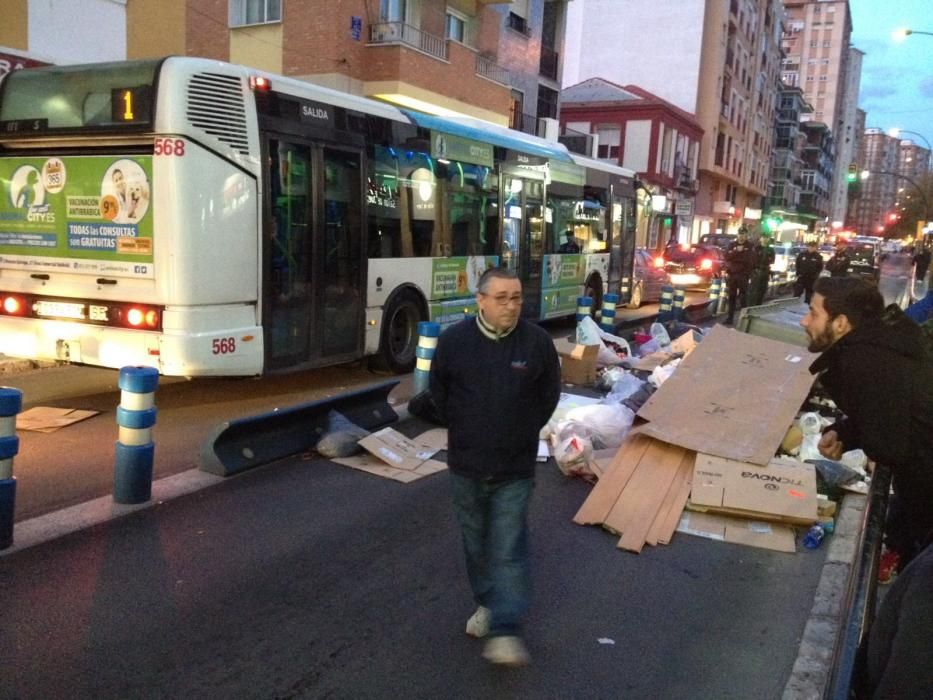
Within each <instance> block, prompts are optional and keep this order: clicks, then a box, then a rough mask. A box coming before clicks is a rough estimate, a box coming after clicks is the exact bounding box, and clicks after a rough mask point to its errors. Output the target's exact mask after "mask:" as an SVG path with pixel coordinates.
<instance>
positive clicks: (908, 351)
mask: <svg viewBox="0 0 933 700" xmlns="http://www.w3.org/2000/svg"><path fill="white" fill-rule="evenodd" d="M810 371H811V372H813V373H814V374H815V373H820V372H821V373H822V374H820V377H819V379H820V382H821V383H822V385H823V386H824V387H825V388H826V390H827V391H828V392H829V395H830V396H831V397H832V399H833V401H835V403H836V405H837V406H838V407H839V409H840V410H841V411H842V412H843V413H844V414H845V418H843V419H842V420H840V421H838V422H837V423H836V424H835V425H833V426H830V427H829V428H827V430H835V431H836V433H837V434H838V436H839V439H840V440H842V443H843V445H844V447H845V449H846V450H852V449H856V448H861V449H862V450H863V451H864V452H865V454H866V455H868V457H869V458H870V459H872V460H874V461H875V462H878V463H880V464H886V465H888V466H889V467H890V468H891V472H892V475H893V476H892V478H893V485H894V492H895V494H896V497H897V498H898V499H899V500H900V501H901V503H902V505H903V507H904V514H905V516H906V519H907V523H908V524H909V527H910V529H911V531H912V536H913V537H914V538H915V539H916V538H922V537H924V535H925V533H927V532H929V531H930V529H931V528H933V363H931V360H930V358H929V356H927V355H926V354H925V351H924V347H923V343H922V338H921V332H920V327H919V326H918V325H917V324H916V323H914V322H913V321H911V320H910V319H909V318H907V317H906V316H905V315H904V313H903V312H902V311H901V310H900V309H899V308H897V307H896V306H893V305H892V306H889V307H888V308H887V309H885V311H884V314H883V315H882V317H881V318H880V319H878V320H876V321H872V322H869V323H866V324H863V325H861V326H860V327H858V328H856V329H855V330H852V331H850V332H849V333H846V334H845V335H844V336H842V338H840V339H839V340H838V341H836V342H835V343H833V345H832V346H831V347H830V348H829V349H828V350H826V352H824V353H823V354H822V355H820V357H818V358H817V359H816V361H814V362H813V364H812V365H811V366H810Z"/></svg>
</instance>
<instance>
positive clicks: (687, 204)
mask: <svg viewBox="0 0 933 700" xmlns="http://www.w3.org/2000/svg"><path fill="white" fill-rule="evenodd" d="M674 214H676V215H677V216H692V215H693V200H692V199H678V200H677V201H676V202H674Z"/></svg>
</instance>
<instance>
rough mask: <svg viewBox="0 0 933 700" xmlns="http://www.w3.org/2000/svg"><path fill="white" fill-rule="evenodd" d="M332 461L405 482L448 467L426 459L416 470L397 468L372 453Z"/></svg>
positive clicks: (434, 460)
mask: <svg viewBox="0 0 933 700" xmlns="http://www.w3.org/2000/svg"><path fill="white" fill-rule="evenodd" d="M331 461H332V462H336V463H337V464H342V465H343V466H345V467H352V468H353V469H357V470H359V471H363V472H367V473H369V474H375V475H376V476H381V477H384V478H386V479H393V480H394V481H400V482H402V483H404V484H407V483H409V482H412V481H416V480H418V479H420V478H422V477H424V476H428V475H430V474H434V473H436V472H439V471H444V470H445V469H447V465H446V464H444V463H443V462H438V461H437V460H436V459H428V460H425V461H424V462H422V463H421V465H420V466H419V467H418V468H416V469H414V470H408V469H396V468H394V467H390V466H389V465H388V464H386V463H385V462H383V461H382V460H381V459H379V458H378V457H374V456H373V455H371V454H361V455H354V456H352V457H337V458H335V459H332V460H331Z"/></svg>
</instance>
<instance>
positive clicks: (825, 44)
mask: <svg viewBox="0 0 933 700" xmlns="http://www.w3.org/2000/svg"><path fill="white" fill-rule="evenodd" d="M832 45H833V42H831V41H824V42H823V48H824V49H828V48H829V47H830V46H832Z"/></svg>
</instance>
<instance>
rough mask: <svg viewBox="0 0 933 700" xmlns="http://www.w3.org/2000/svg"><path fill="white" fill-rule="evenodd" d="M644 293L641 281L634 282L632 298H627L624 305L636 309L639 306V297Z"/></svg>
mask: <svg viewBox="0 0 933 700" xmlns="http://www.w3.org/2000/svg"><path fill="white" fill-rule="evenodd" d="M643 294H644V288H643V286H642V283H641V282H636V283H635V287H634V288H633V289H632V298H631V299H629V302H628V304H626V306H627V307H628V308H630V309H637V308H638V307H640V306H641V297H642V295H643Z"/></svg>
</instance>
